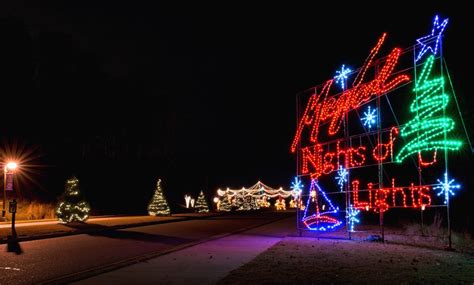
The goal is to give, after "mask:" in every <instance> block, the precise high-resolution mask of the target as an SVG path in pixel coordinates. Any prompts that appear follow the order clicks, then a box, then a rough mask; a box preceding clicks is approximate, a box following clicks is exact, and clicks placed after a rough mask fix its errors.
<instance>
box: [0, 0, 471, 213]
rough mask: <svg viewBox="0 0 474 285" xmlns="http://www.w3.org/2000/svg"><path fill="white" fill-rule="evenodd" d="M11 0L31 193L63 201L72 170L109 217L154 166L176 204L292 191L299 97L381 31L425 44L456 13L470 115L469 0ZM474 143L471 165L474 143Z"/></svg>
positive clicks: (12, 133)
mask: <svg viewBox="0 0 474 285" xmlns="http://www.w3.org/2000/svg"><path fill="white" fill-rule="evenodd" d="M11 2H12V3H4V1H2V3H1V4H0V34H1V38H0V39H1V40H0V43H1V44H0V70H1V74H0V75H1V76H0V82H1V85H0V88H1V95H0V96H1V98H2V103H1V105H0V106H1V110H2V114H3V118H4V120H3V123H2V124H1V126H0V135H1V138H2V146H3V149H9V150H10V152H11V149H13V148H15V147H16V149H17V150H16V152H19V151H20V150H19V149H20V148H24V150H23V152H24V153H25V152H29V155H28V156H27V157H28V163H26V164H27V165H28V167H25V169H26V168H28V171H29V173H30V179H23V180H22V181H20V185H21V190H20V193H21V195H23V196H24V197H25V198H29V199H33V198H34V199H44V200H48V201H53V200H54V199H55V197H56V196H57V195H58V194H59V193H61V192H62V191H63V190H64V182H65V180H66V178H68V177H69V176H70V175H72V174H75V175H77V176H78V178H79V179H80V181H81V185H82V186H83V189H84V191H85V192H86V196H87V197H88V199H89V200H90V201H91V203H92V206H93V208H94V206H95V208H96V209H97V210H96V211H97V213H112V212H114V213H142V212H144V211H145V207H144V206H143V205H145V204H146V202H148V200H149V199H150V197H151V195H152V191H153V188H154V184H155V182H156V179H157V178H158V177H163V178H164V187H165V191H166V194H167V195H168V196H169V197H170V199H171V200H173V201H174V202H173V203H183V202H184V200H183V199H182V197H183V195H184V194H185V193H190V194H194V195H197V194H198V193H199V191H200V190H201V189H202V190H204V191H205V193H206V194H207V195H208V197H212V196H213V195H214V193H215V190H216V189H217V188H218V187H227V186H229V187H233V188H240V187H242V186H250V185H252V184H253V183H255V182H256V181H257V180H258V179H261V180H262V181H263V182H264V183H267V184H269V185H270V186H273V187H279V186H283V187H286V188H288V187H289V184H290V180H291V179H292V177H293V176H294V173H295V159H294V156H293V155H292V154H291V153H290V152H289V146H290V143H291V140H292V137H293V134H294V131H295V125H296V118H295V114H296V113H295V95H296V93H298V92H299V91H302V90H305V89H307V88H310V87H312V86H314V85H317V84H320V83H322V82H324V81H325V80H327V79H328V78H330V77H332V76H333V75H334V73H335V70H336V69H338V68H339V67H340V66H341V65H342V64H346V65H350V66H355V67H358V66H361V65H362V63H363V61H364V60H365V57H366V56H367V55H368V53H369V51H370V49H371V48H372V47H373V45H374V44H375V42H376V41H377V39H378V37H379V36H380V35H381V34H382V33H383V32H388V34H389V38H388V40H387V41H386V43H385V46H386V47H387V48H390V49H391V48H393V47H397V46H398V47H402V48H405V47H408V46H410V45H413V44H414V43H415V39H416V38H418V37H420V36H423V35H425V34H427V33H428V31H429V30H430V29H431V23H432V19H433V17H434V15H435V14H437V13H439V14H440V15H441V16H442V17H449V18H450V23H449V25H448V28H447V31H446V33H445V35H446V37H445V44H444V52H445V57H446V61H447V62H448V64H449V67H450V69H451V70H450V71H451V74H453V76H454V77H453V81H454V85H455V88H456V91H457V95H458V98H459V100H460V103H461V106H462V111H463V113H464V119H465V121H466V124H467V126H468V128H471V126H472V122H473V115H472V113H469V111H470V110H472V108H473V104H474V103H473V100H472V96H470V93H469V89H468V85H467V82H469V76H471V74H470V70H471V68H470V67H471V66H472V64H473V60H472V57H471V56H470V55H471V50H470V47H469V45H468V44H467V43H466V37H467V36H469V35H472V34H474V33H473V28H472V24H471V20H470V17H469V16H467V15H465V14H466V11H468V10H469V9H468V8H467V7H463V6H462V5H464V4H456V5H453V7H445V6H436V5H426V6H424V7H419V8H414V7H413V3H410V4H401V3H398V2H397V3H394V4H393V5H394V6H397V7H394V10H388V9H386V8H382V7H379V6H376V7H370V6H366V7H362V8H361V7H357V6H355V5H353V6H347V5H345V4H339V3H336V4H335V5H333V6H316V5H313V6H288V5H283V4H282V5H274V6H260V7H258V6H255V5H228V6H223V5H221V6H206V7H205V6H186V5H184V4H183V5H182V6H180V7H168V6H165V5H160V4H153V5H152V4H144V3H141V4H137V3H135V2H131V1H129V2H127V3H125V4H120V3H116V2H107V3H105V1H73V2H71V1H68V2H65V1H48V3H44V2H45V1H41V3H39V2H38V3H33V4H24V5H23V4H21V3H20V2H22V1H11ZM386 52H387V51H385V54H386ZM406 100H410V99H408V98H407V99H406ZM409 102H410V101H407V104H408V103H409ZM5 118H6V119H5ZM458 127H459V129H458V133H459V134H460V135H463V132H462V130H461V126H460V125H458ZM470 132H471V134H472V128H471V129H470ZM464 140H465V139H464ZM463 154H464V155H465V156H466V157H468V158H465V159H464V160H462V159H461V162H460V163H461V165H463V166H466V167H468V166H470V160H471V159H472V153H471V151H470V150H469V147H468V146H467V144H466V145H465V148H464V150H463ZM458 168H459V170H458V171H459V173H458V175H457V176H458V177H460V179H459V180H464V181H463V182H464V183H467V185H471V186H472V182H469V181H468V178H467V177H466V178H465V179H462V178H461V177H462V176H463V175H464V176H468V175H467V174H469V173H470V171H469V170H466V168H464V169H463V168H462V167H458ZM470 181H472V180H470ZM469 190H472V187H471V189H467V187H466V188H465V190H464V191H469ZM471 192H472V191H471ZM464 195H470V196H465V197H468V198H469V199H471V200H472V197H473V195H472V194H464Z"/></svg>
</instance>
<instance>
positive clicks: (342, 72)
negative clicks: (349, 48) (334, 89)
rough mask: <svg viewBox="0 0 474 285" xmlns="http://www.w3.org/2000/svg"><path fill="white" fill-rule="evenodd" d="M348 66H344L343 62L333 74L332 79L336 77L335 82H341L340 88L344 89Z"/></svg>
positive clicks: (348, 70)
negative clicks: (339, 68) (334, 74)
mask: <svg viewBox="0 0 474 285" xmlns="http://www.w3.org/2000/svg"><path fill="white" fill-rule="evenodd" d="M351 71H352V70H350V69H349V68H345V66H344V64H343V65H342V67H341V70H340V71H339V70H337V71H336V76H334V79H336V83H339V81H340V82H341V88H342V90H344V84H345V81H346V79H347V75H348V74H349V73H350V72H351Z"/></svg>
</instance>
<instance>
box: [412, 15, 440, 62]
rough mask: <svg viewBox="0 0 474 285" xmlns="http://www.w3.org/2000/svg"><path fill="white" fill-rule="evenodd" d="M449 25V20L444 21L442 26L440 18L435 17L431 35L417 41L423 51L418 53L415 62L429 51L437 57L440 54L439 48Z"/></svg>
mask: <svg viewBox="0 0 474 285" xmlns="http://www.w3.org/2000/svg"><path fill="white" fill-rule="evenodd" d="M447 24H448V19H444V20H443V22H441V24H440V23H439V18H438V16H436V17H435V19H434V22H433V29H432V30H431V34H430V35H427V36H424V37H422V38H419V39H417V40H416V41H417V42H418V43H419V44H420V45H421V50H420V52H419V53H418V55H417V57H416V59H415V62H416V61H418V60H419V59H421V57H422V56H423V55H424V54H425V53H426V52H427V51H431V52H432V53H433V54H434V55H436V53H437V52H438V46H439V45H440V41H441V37H442V36H443V32H444V28H446V25H447ZM435 39H436V40H435Z"/></svg>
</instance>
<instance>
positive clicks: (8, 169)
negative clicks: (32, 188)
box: [2, 161, 18, 220]
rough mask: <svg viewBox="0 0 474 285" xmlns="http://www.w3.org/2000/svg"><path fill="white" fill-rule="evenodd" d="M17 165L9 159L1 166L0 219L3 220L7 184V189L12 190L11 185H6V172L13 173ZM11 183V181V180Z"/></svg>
mask: <svg viewBox="0 0 474 285" xmlns="http://www.w3.org/2000/svg"><path fill="white" fill-rule="evenodd" d="M17 166H18V165H17V164H16V162H13V161H10V162H8V163H7V164H5V167H4V168H3V206H2V220H5V219H6V218H5V212H6V210H5V205H6V203H7V186H8V188H9V189H8V190H9V191H11V190H13V186H12V185H7V173H8V174H10V173H11V174H13V171H14V170H15V169H16V167H17ZM11 183H12V184H13V181H12V182H11Z"/></svg>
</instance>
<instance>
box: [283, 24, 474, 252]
mask: <svg viewBox="0 0 474 285" xmlns="http://www.w3.org/2000/svg"><path fill="white" fill-rule="evenodd" d="M447 24H448V19H441V18H439V17H438V16H436V17H435V19H434V22H433V26H432V28H431V31H430V32H429V33H428V34H427V35H426V36H423V37H420V38H419V39H417V40H416V42H415V44H414V45H413V46H410V47H408V48H406V49H400V48H390V47H385V48H386V49H389V52H388V55H386V56H382V57H381V56H380V54H379V53H382V52H381V50H382V46H383V45H384V42H385V41H386V39H387V37H388V35H387V34H383V35H382V36H381V37H380V38H379V39H378V41H377V42H376V44H375V46H374V47H373V48H372V49H371V51H370V53H369V56H368V57H367V59H366V60H365V62H364V63H363V65H362V67H361V68H359V69H355V70H351V69H350V68H349V67H346V66H345V65H343V66H342V68H341V70H339V71H337V72H336V74H335V76H334V77H333V78H331V79H329V80H327V81H326V82H324V83H323V84H321V85H318V86H315V87H312V88H310V89H308V90H305V91H303V92H300V93H299V94H297V98H296V99H297V100H296V101H297V110H296V111H297V120H298V121H297V129H296V133H295V136H294V139H293V142H292V144H291V147H290V149H291V152H292V153H294V154H295V155H296V160H297V177H296V178H295V182H294V183H293V191H294V192H295V193H301V195H299V198H298V202H299V204H300V205H302V206H301V207H298V209H299V210H298V211H297V219H298V220H297V225H298V229H299V230H311V231H316V232H322V231H329V230H334V229H337V228H340V227H342V226H344V225H345V228H346V230H347V232H348V236H349V238H350V237H351V232H353V231H354V225H355V224H357V223H359V222H361V220H360V216H359V214H360V213H361V212H367V213H376V214H378V215H380V224H381V225H383V217H384V213H385V212H386V211H388V210H390V209H393V208H402V209H403V208H407V209H418V210H419V211H420V212H421V217H422V218H423V211H424V210H425V209H427V208H435V207H441V208H446V210H447V211H446V213H447V221H448V228H449V246H451V234H450V232H451V231H450V220H449V205H450V203H449V198H450V196H452V195H454V194H455V192H456V191H457V190H458V189H459V188H460V186H459V185H458V184H456V183H455V181H454V179H453V178H452V177H451V175H452V174H451V173H450V172H449V168H448V166H449V164H448V155H449V153H450V152H453V151H456V150H459V149H461V147H463V144H464V145H465V144H466V143H465V142H462V141H461V139H460V138H461V137H463V136H464V135H465V137H467V142H468V144H469V147H471V149H472V145H471V142H470V140H469V135H468V134H467V130H466V126H465V125H464V121H463V118H462V116H461V112H460V109H459V105H458V101H457V98H456V94H455V91H454V88H453V84H452V82H451V75H450V73H449V71H448V67H447V64H446V61H445V59H444V57H443V52H442V37H443V32H444V30H445V28H446V26H447ZM303 185H305V186H306V187H304V186H303ZM433 192H435V193H433ZM434 194H435V195H434ZM329 197H331V199H330V198H329ZM381 228H382V238H383V227H381Z"/></svg>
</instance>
